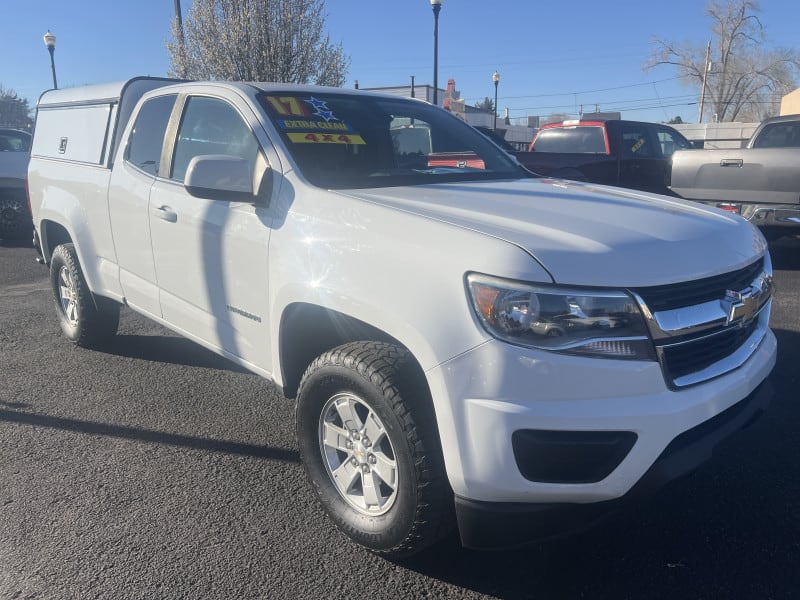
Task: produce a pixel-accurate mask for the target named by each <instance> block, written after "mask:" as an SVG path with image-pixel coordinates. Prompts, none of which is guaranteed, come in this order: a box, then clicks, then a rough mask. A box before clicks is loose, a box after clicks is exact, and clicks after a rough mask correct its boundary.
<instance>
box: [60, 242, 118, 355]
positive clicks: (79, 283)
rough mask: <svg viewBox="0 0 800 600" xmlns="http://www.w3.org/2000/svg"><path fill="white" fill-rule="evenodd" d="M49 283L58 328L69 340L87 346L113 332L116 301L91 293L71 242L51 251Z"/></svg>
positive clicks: (104, 338)
mask: <svg viewBox="0 0 800 600" xmlns="http://www.w3.org/2000/svg"><path fill="white" fill-rule="evenodd" d="M50 284H51V286H52V289H53V295H54V297H55V302H56V312H57V313H58V319H59V323H60V324H61V330H62V331H63V332H64V335H65V336H67V339H69V340H70V341H71V342H73V343H75V344H77V345H78V346H84V347H91V346H95V345H98V344H100V343H101V342H103V341H105V340H107V339H108V338H110V337H112V336H113V335H114V334H115V333H116V332H117V327H118V325H119V304H117V303H116V302H113V301H111V300H107V299H105V298H95V297H94V296H93V295H92V293H91V291H90V290H89V286H88V285H86V279H84V277H83V271H82V270H81V266H80V263H79V262H78V256H77V254H76V253H75V246H74V245H73V244H62V245H61V246H58V247H57V248H56V249H55V251H53V257H52V260H51V262H50Z"/></svg>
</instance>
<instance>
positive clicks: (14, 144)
mask: <svg viewBox="0 0 800 600" xmlns="http://www.w3.org/2000/svg"><path fill="white" fill-rule="evenodd" d="M30 149H31V134H30V133H28V132H27V131H21V130H18V129H6V128H0V239H12V238H16V239H18V238H24V237H28V236H30V234H31V216H30V210H29V209H28V203H27V199H26V196H25V178H26V177H27V173H28V160H29V159H30Z"/></svg>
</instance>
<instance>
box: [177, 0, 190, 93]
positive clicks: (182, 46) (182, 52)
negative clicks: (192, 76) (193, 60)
mask: <svg viewBox="0 0 800 600" xmlns="http://www.w3.org/2000/svg"><path fill="white" fill-rule="evenodd" d="M175 19H176V22H177V23H178V54H179V56H180V57H181V66H180V69H179V71H178V73H177V75H178V77H180V78H181V79H186V68H187V65H186V38H185V37H184V35H183V13H182V12H181V0H175Z"/></svg>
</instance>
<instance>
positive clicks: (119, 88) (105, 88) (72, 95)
mask: <svg viewBox="0 0 800 600" xmlns="http://www.w3.org/2000/svg"><path fill="white" fill-rule="evenodd" d="M139 81H143V82H153V83H156V82H158V83H161V84H162V85H166V84H170V83H179V82H180V81H181V80H179V79H167V78H164V77H133V78H132V79H126V80H123V81H115V82H112V83H98V84H93V85H82V86H78V87H72V88H63V89H60V90H59V89H55V90H47V91H46V92H44V93H43V94H42V95H41V96H40V97H39V102H38V103H37V106H52V105H63V104H83V103H90V102H91V103H96V102H101V101H113V100H118V99H119V98H120V97H122V94H123V93H124V91H125V89H126V88H127V87H128V86H130V85H131V84H133V83H135V82H139Z"/></svg>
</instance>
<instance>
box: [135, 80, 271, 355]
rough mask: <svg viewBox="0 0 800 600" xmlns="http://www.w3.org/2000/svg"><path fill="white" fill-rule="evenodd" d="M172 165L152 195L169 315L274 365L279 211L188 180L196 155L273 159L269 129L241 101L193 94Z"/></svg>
mask: <svg viewBox="0 0 800 600" xmlns="http://www.w3.org/2000/svg"><path fill="white" fill-rule="evenodd" d="M181 102H183V104H182V112H181V115H180V120H177V119H174V120H173V123H172V124H171V127H175V126H177V135H176V137H175V143H174V149H173V151H172V155H171V156H170V157H169V158H168V160H164V161H162V168H164V169H167V171H165V172H164V173H163V174H162V175H160V176H159V177H158V179H157V180H156V182H155V184H154V185H153V190H152V193H151V196H150V211H149V220H150V230H151V235H152V248H153V258H154V261H155V271H156V277H157V280H158V286H159V288H160V305H161V312H162V315H163V318H164V319H165V320H166V321H167V322H168V323H169V324H170V325H172V326H174V327H176V328H178V329H179V330H181V331H182V332H184V333H185V334H188V335H189V336H190V337H193V338H195V339H197V340H198V341H202V342H205V343H206V344H208V345H210V346H212V347H214V348H216V349H220V350H222V351H223V352H224V353H227V354H229V355H232V356H235V357H239V358H242V359H244V360H246V361H247V362H249V363H251V364H253V365H255V366H258V367H261V368H264V369H266V370H269V369H270V368H271V360H270V356H269V340H270V335H269V333H270V332H269V330H268V327H269V318H268V314H267V313H268V300H267V298H268V287H267V282H268V280H269V277H268V273H267V249H268V243H269V236H270V224H271V223H270V217H269V216H268V214H267V207H265V206H259V205H257V204H256V203H254V202H233V201H229V200H224V199H204V198H198V197H195V196H192V195H190V194H189V193H188V192H187V190H186V188H185V187H184V185H183V182H184V178H185V175H186V171H187V167H188V165H189V162H190V161H191V160H192V158H194V157H195V156H202V155H226V156H235V157H239V158H244V159H246V160H247V161H248V162H249V163H250V168H251V173H255V172H256V171H257V170H258V169H262V170H263V168H264V166H265V164H266V156H265V154H264V152H263V150H262V148H261V146H260V144H259V141H258V139H257V137H256V135H255V133H254V130H253V129H254V127H260V126H259V125H258V122H257V120H256V119H255V117H254V115H253V113H252V112H251V111H249V107H248V106H247V105H246V104H245V103H244V102H243V101H241V100H240V99H239V100H238V101H237V99H236V98H232V97H228V98H226V97H212V96H204V95H189V96H187V97H185V98H182V99H181Z"/></svg>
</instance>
